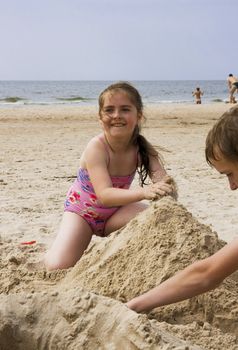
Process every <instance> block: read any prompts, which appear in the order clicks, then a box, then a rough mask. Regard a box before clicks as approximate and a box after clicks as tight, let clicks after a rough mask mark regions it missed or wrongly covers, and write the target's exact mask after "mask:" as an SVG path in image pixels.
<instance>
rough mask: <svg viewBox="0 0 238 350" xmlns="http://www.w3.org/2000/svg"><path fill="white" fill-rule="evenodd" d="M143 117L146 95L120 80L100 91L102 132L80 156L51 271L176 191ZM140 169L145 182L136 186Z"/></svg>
mask: <svg viewBox="0 0 238 350" xmlns="http://www.w3.org/2000/svg"><path fill="white" fill-rule="evenodd" d="M143 118H144V115H143V104H142V100H141V96H140V94H139V92H138V91H137V89H136V88H135V87H133V86H132V85H131V84H129V83H127V82H118V83H115V84H112V85H110V86H109V87H107V88H106V89H105V90H104V91H103V92H102V93H101V94H100V96H99V121H100V124H101V126H102V131H103V132H102V133H101V134H100V135H97V136H95V137H94V138H93V139H91V140H90V141H89V143H88V145H87V146H86V149H85V150H84V152H83V154H82V156H81V158H80V162H79V170H78V175H77V179H76V180H75V182H74V183H73V184H72V186H71V187H70V189H69V191H68V193H67V196H66V200H65V205H64V208H65V210H64V214H63V218H62V222H61V226H60V230H59V233H58V235H57V237H56V239H55V241H54V242H53V245H52V247H51V248H50V250H49V251H48V252H47V254H46V256H45V265H46V268H47V269H48V270H54V269H64V268H69V267H71V266H74V265H75V263H76V262H77V261H78V260H79V259H80V258H81V256H82V255H83V252H84V251H85V249H86V248H87V246H88V244H89V243H90V241H91V238H92V236H93V234H95V235H97V236H102V237H104V236H107V235H109V234H110V233H111V232H113V231H116V230H117V229H119V228H121V227H122V226H124V225H126V224H127V223H128V222H129V221H130V220H131V219H132V218H134V217H135V216H136V215H137V214H138V213H139V212H141V211H142V210H144V209H145V208H146V207H147V205H146V204H145V203H142V202H141V201H142V200H144V199H147V200H154V199H156V198H158V197H159V196H165V195H168V194H172V193H174V191H175V189H174V188H173V186H172V185H171V184H170V180H171V178H170V177H169V176H168V175H167V174H166V171H165V169H164V167H163V165H162V162H161V160H160V158H159V155H158V152H157V151H156V150H155V149H154V147H153V146H152V145H151V144H150V143H149V142H148V141H147V140H146V139H145V137H143V136H142V135H141V134H140V126H141V122H142V120H143ZM136 171H137V172H138V174H139V181H140V185H141V186H140V187H138V188H133V189H131V188H130V185H131V183H132V181H133V179H134V176H135V174H136ZM148 177H149V178H150V179H151V184H149V185H146V179H147V178H148ZM144 185H146V186H145V187H144Z"/></svg>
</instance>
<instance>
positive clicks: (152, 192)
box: [143, 175, 177, 200]
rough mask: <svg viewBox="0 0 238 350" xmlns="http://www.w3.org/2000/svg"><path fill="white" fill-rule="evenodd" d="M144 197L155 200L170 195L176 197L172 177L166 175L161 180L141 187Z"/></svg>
mask: <svg viewBox="0 0 238 350" xmlns="http://www.w3.org/2000/svg"><path fill="white" fill-rule="evenodd" d="M143 191H144V197H145V199H150V200H156V199H160V198H161V197H164V196H167V195H171V196H172V197H173V198H174V199H177V189H176V184H175V182H174V180H173V178H172V177H170V176H168V175H166V176H165V177H164V178H163V180H161V181H158V182H156V183H154V184H151V185H148V186H146V187H144V188H143Z"/></svg>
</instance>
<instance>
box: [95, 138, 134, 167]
mask: <svg viewBox="0 0 238 350" xmlns="http://www.w3.org/2000/svg"><path fill="white" fill-rule="evenodd" d="M98 139H99V141H101V142H102V143H103V145H104V147H105V150H106V153H107V159H108V162H107V166H109V163H110V152H109V150H110V145H109V144H108V142H107V141H106V140H105V136H104V135H103V134H101V135H99V137H98ZM138 163H139V147H138V146H137V147H136V148H135V164H136V167H135V171H136V169H137V167H138Z"/></svg>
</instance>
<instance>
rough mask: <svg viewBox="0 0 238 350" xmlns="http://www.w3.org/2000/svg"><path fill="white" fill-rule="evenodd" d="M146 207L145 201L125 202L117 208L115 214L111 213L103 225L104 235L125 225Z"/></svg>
mask: <svg viewBox="0 0 238 350" xmlns="http://www.w3.org/2000/svg"><path fill="white" fill-rule="evenodd" d="M147 207H148V205H147V204H146V203H142V202H136V203H131V204H127V205H125V206H123V207H121V208H120V209H118V210H117V211H116V212H115V214H113V215H112V216H111V217H110V218H109V219H108V220H107V223H106V225H105V234H106V236H107V235H109V233H111V232H113V231H116V230H118V229H119V228H121V227H123V226H125V225H126V224H127V223H128V222H129V221H130V220H131V219H133V218H134V217H135V216H136V215H137V214H139V213H140V212H142V211H143V210H145V209H146V208H147Z"/></svg>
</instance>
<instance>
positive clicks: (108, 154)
mask: <svg viewBox="0 0 238 350" xmlns="http://www.w3.org/2000/svg"><path fill="white" fill-rule="evenodd" d="M98 139H99V141H101V142H102V144H103V146H104V148H105V150H106V153H107V166H109V163H110V153H109V144H108V143H107V142H105V139H104V135H103V134H101V135H99V137H98Z"/></svg>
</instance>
